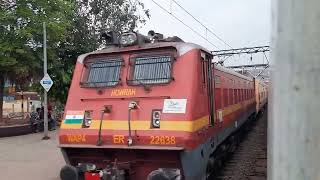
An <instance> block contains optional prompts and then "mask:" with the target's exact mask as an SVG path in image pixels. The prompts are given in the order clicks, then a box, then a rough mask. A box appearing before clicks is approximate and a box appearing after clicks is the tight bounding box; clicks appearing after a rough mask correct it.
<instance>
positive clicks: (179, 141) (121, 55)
mask: <svg viewBox="0 0 320 180" xmlns="http://www.w3.org/2000/svg"><path fill="white" fill-rule="evenodd" d="M130 36H134V35H132V34H127V38H128V39H127V40H126V39H125V38H123V39H121V38H120V41H121V42H123V44H125V45H122V46H120V47H118V46H114V47H110V48H106V49H103V50H100V51H96V52H93V53H89V54H85V55H82V56H80V57H79V58H78V60H77V64H76V67H75V71H74V75H73V79H72V84H71V87H70V90H69V96H68V100H67V104H66V109H65V119H64V121H63V122H62V124H61V129H60V132H59V142H60V147H61V150H62V153H63V155H64V158H65V160H66V162H67V164H68V165H71V166H67V167H64V169H63V170H62V171H61V174H62V176H64V177H65V178H67V179H68V178H70V174H71V176H72V177H73V176H76V175H75V173H77V174H81V176H83V177H87V178H89V177H91V176H99V178H102V179H103V178H107V177H113V178H115V177H117V178H118V179H121V178H124V179H131V180H132V179H133V180H134V179H139V180H140V179H147V177H151V179H152V177H154V178H156V177H158V176H164V177H167V178H172V177H176V179H179V178H182V177H183V167H182V166H183V165H182V163H181V152H183V151H185V150H186V149H188V148H193V147H194V146H196V144H197V142H196V140H195V139H194V136H193V135H194V133H195V131H196V130H198V129H199V128H201V127H203V126H204V125H207V124H208V117H207V116H203V117H202V116H200V115H199V114H195V113H194V112H193V111H194V110H192V109H196V108H193V107H195V104H196V103H198V102H196V101H198V100H197V98H195V97H194V94H195V92H196V91H197V90H196V89H195V88H194V83H195V82H198V81H197V80H198V78H199V77H198V74H199V73H198V70H199V67H201V66H199V63H200V61H199V60H200V59H201V57H200V56H201V50H200V49H199V47H198V46H196V45H194V44H189V43H184V42H174V41H173V42H170V41H169V42H155V43H145V44H137V45H132V46H129V45H128V44H130V43H132V42H140V40H134V38H135V37H130ZM136 36H137V37H138V36H139V35H136ZM144 38H145V37H144ZM130 39H131V40H130ZM197 106H199V104H197ZM201 109H203V108H201ZM205 114H207V113H205ZM202 115H203V114H202ZM75 167H76V168H75ZM93 167H94V168H93ZM97 174H98V175H97ZM89 179H90V178H89ZM86 180H87V179H86Z"/></svg>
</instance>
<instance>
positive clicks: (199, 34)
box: [151, 0, 219, 49]
mask: <svg viewBox="0 0 320 180" xmlns="http://www.w3.org/2000/svg"><path fill="white" fill-rule="evenodd" d="M151 1H152V2H153V3H154V4H156V5H157V6H158V7H159V8H161V9H162V10H163V11H165V12H166V13H168V14H170V15H171V16H172V17H174V18H175V19H176V20H177V21H179V22H180V23H182V24H183V25H184V26H186V27H187V28H189V29H190V30H191V31H192V32H194V33H195V34H197V35H198V36H200V37H201V38H202V39H204V40H205V41H207V42H208V43H209V44H211V45H212V46H214V47H215V48H217V49H219V48H218V46H216V45H215V44H214V43H212V42H211V41H209V40H208V39H207V38H206V37H204V36H203V35H201V33H199V32H198V31H196V30H194V29H193V28H192V27H191V26H189V25H187V24H186V23H185V22H183V21H182V20H181V19H180V18H178V17H177V16H175V15H174V14H173V13H171V12H169V11H168V10H167V9H165V8H164V7H163V6H161V5H160V4H159V3H157V2H156V1H154V0H151Z"/></svg>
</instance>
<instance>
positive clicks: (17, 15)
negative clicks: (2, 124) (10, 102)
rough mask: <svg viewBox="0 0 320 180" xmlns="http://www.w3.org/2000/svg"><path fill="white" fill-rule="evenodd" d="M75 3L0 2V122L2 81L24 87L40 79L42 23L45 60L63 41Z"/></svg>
mask: <svg viewBox="0 0 320 180" xmlns="http://www.w3.org/2000/svg"><path fill="white" fill-rule="evenodd" d="M73 10H74V3H72V2H71V1H64V0H46V1H43V0H2V1H1V3H0V120H1V119H2V106H3V104H2V103H3V89H4V82H5V81H6V80H7V79H9V80H10V81H12V82H14V83H16V84H18V85H19V86H23V85H25V84H28V83H29V82H30V81H31V80H34V79H37V78H39V77H41V76H42V74H41V72H42V70H41V69H42V68H41V67H42V66H41V64H42V41H43V38H42V37H43V34H42V23H43V22H46V23H47V29H48V31H47V32H48V47H49V48H48V58H49V59H56V58H57V57H58V55H57V54H56V49H57V48H59V45H60V42H62V41H65V39H66V37H67V34H66V32H67V29H68V27H70V26H71V21H72V15H73Z"/></svg>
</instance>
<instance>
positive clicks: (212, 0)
mask: <svg viewBox="0 0 320 180" xmlns="http://www.w3.org/2000/svg"><path fill="white" fill-rule="evenodd" d="M141 1H142V2H143V3H144V4H145V8H147V9H149V10H150V14H151V18H150V19H149V20H148V21H147V23H146V25H145V26H143V27H142V29H140V30H139V31H140V32H141V33H143V34H147V32H148V31H149V30H150V29H152V30H154V31H156V32H160V33H162V34H164V35H165V36H174V35H177V36H179V37H180V38H182V39H183V40H184V41H187V42H193V43H197V44H200V45H202V46H204V47H205V48H207V49H209V50H217V48H216V47H214V46H213V45H211V44H210V43H208V42H207V41H206V40H204V39H202V38H201V37H200V36H198V35H197V34H195V33H194V32H192V31H191V30H190V29H188V28H187V27H186V26H184V25H183V24H182V23H180V22H179V21H177V20H176V19H174V18H173V17H172V16H171V15H170V14H168V13H166V12H165V11H163V10H162V9H161V8H159V7H158V6H157V5H156V4H155V3H153V2H152V0H141ZM155 1H156V2H157V3H159V4H160V5H161V6H163V7H164V8H165V9H167V10H168V11H170V12H172V13H173V14H174V15H175V16H177V17H179V18H180V19H181V20H183V22H185V23H186V24H188V25H189V26H191V27H192V28H194V30H196V31H198V32H199V33H201V34H202V35H203V36H205V37H206V36H207V37H208V40H209V41H210V42H212V43H213V44H215V45H216V46H218V48H219V49H230V48H229V47H228V46H226V45H224V44H223V43H222V42H221V41H219V40H218V39H217V38H215V37H214V36H213V35H212V34H210V33H208V34H207V35H206V29H205V28H203V27H202V26H201V25H200V24H198V23H197V22H196V21H194V20H193V19H192V17H190V16H188V15H187V14H186V13H185V12H184V11H183V10H182V9H181V8H179V7H178V6H177V5H175V4H174V2H171V0H155ZM176 1H177V2H178V3H179V4H180V5H181V6H183V7H184V8H185V9H186V10H188V11H189V12H190V13H191V14H192V15H194V16H195V17H196V18H197V19H199V20H200V21H201V22H202V23H203V24H205V25H206V26H207V27H208V28H209V29H210V30H212V31H213V32H214V33H216V34H217V35H218V36H219V37H221V38H222V39H223V40H225V41H226V42H227V43H228V44H230V45H231V46H232V47H233V48H241V47H252V46H263V45H269V43H270V30H271V25H270V24H271V7H270V6H271V0H197V1H196V0H176ZM261 57H262V56H261ZM261 57H260V56H257V57H256V58H253V59H254V60H255V61H257V59H261ZM236 64H238V63H236Z"/></svg>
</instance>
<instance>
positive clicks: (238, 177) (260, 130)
mask: <svg viewBox="0 0 320 180" xmlns="http://www.w3.org/2000/svg"><path fill="white" fill-rule="evenodd" d="M266 179H267V110H265V111H264V113H263V114H262V116H261V117H260V118H259V119H257V121H255V122H254V123H253V124H252V125H250V126H249V131H248V132H247V133H246V134H244V135H243V138H242V141H241V142H240V144H239V146H238V147H237V149H236V151H235V152H234V153H233V154H230V155H229V156H228V158H226V159H225V162H224V164H223V165H222V167H221V170H220V171H219V172H218V173H217V175H216V176H215V177H212V180H266Z"/></svg>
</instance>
